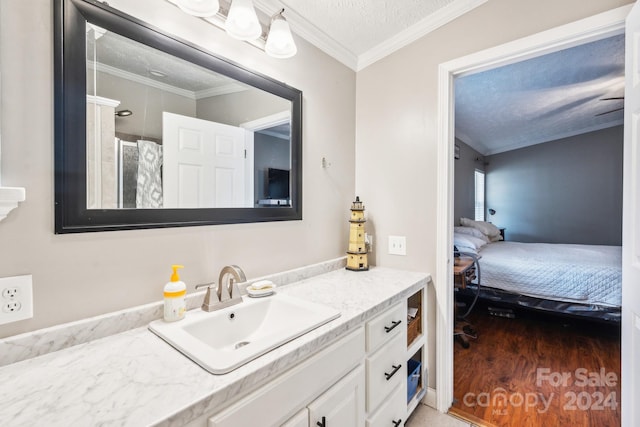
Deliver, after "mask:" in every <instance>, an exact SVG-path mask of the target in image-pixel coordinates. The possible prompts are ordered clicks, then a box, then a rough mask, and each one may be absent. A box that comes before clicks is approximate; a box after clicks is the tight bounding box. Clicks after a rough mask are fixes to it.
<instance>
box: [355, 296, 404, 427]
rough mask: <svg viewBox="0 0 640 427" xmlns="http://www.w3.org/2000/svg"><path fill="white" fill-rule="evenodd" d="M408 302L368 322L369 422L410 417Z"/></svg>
mask: <svg viewBox="0 0 640 427" xmlns="http://www.w3.org/2000/svg"><path fill="white" fill-rule="evenodd" d="M406 322H407V304H406V302H401V303H398V304H396V305H394V306H393V307H391V308H389V309H388V310H386V311H385V312H384V313H382V314H380V315H378V316H377V317H375V318H374V319H372V320H370V321H368V322H367V324H366V325H365V330H366V337H367V358H366V363H365V365H366V373H367V398H366V401H367V425H368V426H373V425H383V426H393V425H394V423H397V425H400V424H401V423H402V422H403V421H404V420H405V419H406V413H407V404H406V400H403V399H401V398H398V396H406V390H407V384H406V381H407V374H406V372H407V368H406V342H407V332H406V331H407V328H406Z"/></svg>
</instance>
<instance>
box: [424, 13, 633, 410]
mask: <svg viewBox="0 0 640 427" xmlns="http://www.w3.org/2000/svg"><path fill="white" fill-rule="evenodd" d="M630 9H631V6H624V7H621V8H618V9H614V10H612V11H609V12H605V13H602V14H599V15H596V16H594V17H591V18H587V19H584V20H581V21H578V22H574V23H572V24H568V25H565V26H562V27H558V28H555V29H552V30H548V31H545V32H543V33H539V34H536V35H533V36H530V37H527V38H524V39H520V40H517V41H514V42H511V43H507V44H505V45H502V46H499V47H496V48H491V49H487V50H485V51H482V52H478V53H475V54H472V55H468V56H465V57H463V58H459V59H456V60H453V61H449V62H447V63H444V64H441V65H440V67H439V104H438V168H439V170H438V176H439V177H440V180H439V183H438V200H437V203H438V206H439V207H438V214H437V225H438V235H437V241H436V245H437V260H436V273H437V277H439V278H443V280H439V281H438V282H437V283H436V284H435V290H436V294H437V301H438V303H437V314H436V316H437V326H436V328H437V336H436V347H437V349H438V351H437V355H436V359H437V361H436V363H437V367H438V369H437V372H436V387H437V390H436V406H437V409H438V410H439V411H441V412H446V411H447V410H448V409H449V407H450V405H451V402H452V401H453V277H452V274H451V273H450V272H451V262H452V261H451V254H450V248H451V247H452V230H453V222H452V219H453V161H454V160H453V159H454V126H453V117H454V101H453V87H454V80H455V78H457V77H460V76H463V75H465V74H470V73H475V72H478V71H483V70H487V69H491V68H495V67H498V66H502V65H507V64H511V63H515V62H518V61H522V60H525V59H529V58H533V57H536V56H540V55H543V54H545V53H551V52H555V51H558V50H561V49H566V48H569V47H572V46H576V45H580V44H584V43H588V42H590V41H595V40H599V39H601V38H606V37H610V36H613V35H615V34H619V33H621V32H623V31H624V21H625V18H626V16H627V14H628V13H629V10H630ZM444 278H446V279H444Z"/></svg>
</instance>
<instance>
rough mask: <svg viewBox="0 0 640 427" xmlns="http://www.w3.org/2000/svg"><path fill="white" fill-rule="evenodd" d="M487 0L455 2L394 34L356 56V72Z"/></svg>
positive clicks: (457, 0) (461, 0) (460, 0)
mask: <svg viewBox="0 0 640 427" xmlns="http://www.w3.org/2000/svg"><path fill="white" fill-rule="evenodd" d="M487 1H488V0H456V1H454V2H453V3H450V4H448V5H447V6H445V7H442V8H440V9H438V10H437V11H435V12H434V13H432V14H431V15H429V16H427V17H426V18H424V19H422V20H421V21H420V22H418V23H417V24H414V25H412V26H411V27H409V28H407V29H406V30H404V31H402V32H400V33H398V34H396V35H395V36H393V37H391V38H389V39H388V40H386V41H384V42H382V43H380V44H379V45H377V46H376V47H374V48H372V49H370V50H368V51H367V52H365V53H363V54H361V55H360V56H358V63H357V67H356V71H360V70H362V69H364V68H366V67H368V66H369V65H371V64H373V63H374V62H376V61H379V60H381V59H382V58H384V57H386V56H388V55H391V54H392V53H393V52H395V51H397V50H398V49H401V48H403V47H405V46H406V45H408V44H410V43H413V42H414V41H416V40H418V39H419V38H420V37H423V36H425V35H427V34H429V33H430V32H432V31H435V30H437V29H438V28H440V27H442V26H443V25H446V24H448V23H449V22H451V21H453V20H454V19H456V18H458V17H460V16H462V15H464V14H465V13H467V12H469V11H471V10H473V9H475V8H476V7H478V6H480V5H482V4H484V3H486V2H487Z"/></svg>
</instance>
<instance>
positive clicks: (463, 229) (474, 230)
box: [453, 227, 491, 243]
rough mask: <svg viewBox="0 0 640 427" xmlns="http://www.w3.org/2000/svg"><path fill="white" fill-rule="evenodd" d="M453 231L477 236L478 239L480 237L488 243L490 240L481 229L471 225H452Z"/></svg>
mask: <svg viewBox="0 0 640 427" xmlns="http://www.w3.org/2000/svg"><path fill="white" fill-rule="evenodd" d="M453 232H454V233H459V234H469V235H471V236H473V237H477V238H478V239H482V240H484V241H485V242H487V243H490V242H491V240H489V238H488V237H487V236H486V234H484V233H483V232H482V231H480V230H478V229H477V228H473V227H453Z"/></svg>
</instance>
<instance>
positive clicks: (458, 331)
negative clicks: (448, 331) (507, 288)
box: [453, 256, 476, 348]
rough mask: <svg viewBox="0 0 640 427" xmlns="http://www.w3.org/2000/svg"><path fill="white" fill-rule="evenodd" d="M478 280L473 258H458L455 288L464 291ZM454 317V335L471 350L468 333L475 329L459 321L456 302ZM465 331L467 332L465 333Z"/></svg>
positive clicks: (454, 268) (454, 281)
mask: <svg viewBox="0 0 640 427" xmlns="http://www.w3.org/2000/svg"><path fill="white" fill-rule="evenodd" d="M475 278H476V265H475V262H474V260H473V258H471V257H464V256H462V257H457V258H454V262H453V286H454V287H456V288H461V289H464V288H466V287H467V285H468V284H470V283H471V282H472V281H473V280H475ZM453 304H454V305H453V317H454V322H455V324H454V327H453V335H454V336H455V337H456V338H458V340H459V341H460V344H461V345H462V347H464V348H469V338H468V335H469V334H468V332H467V331H473V332H475V331H474V330H473V327H472V326H471V324H470V323H469V322H467V321H466V320H462V319H460V320H458V304H457V302H456V300H455V296H454V302H453ZM465 329H466V330H467V331H465Z"/></svg>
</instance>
